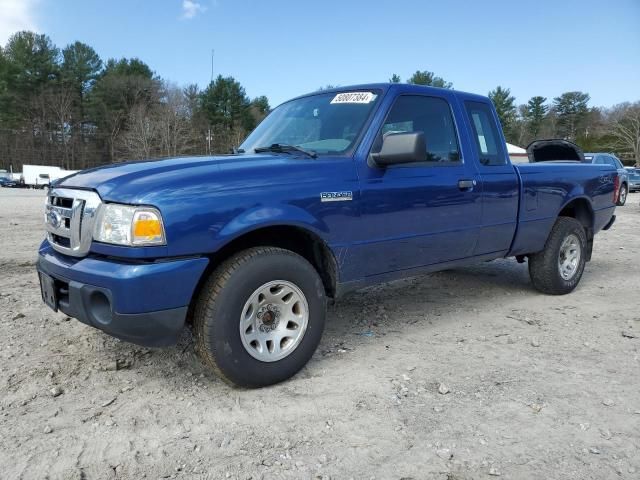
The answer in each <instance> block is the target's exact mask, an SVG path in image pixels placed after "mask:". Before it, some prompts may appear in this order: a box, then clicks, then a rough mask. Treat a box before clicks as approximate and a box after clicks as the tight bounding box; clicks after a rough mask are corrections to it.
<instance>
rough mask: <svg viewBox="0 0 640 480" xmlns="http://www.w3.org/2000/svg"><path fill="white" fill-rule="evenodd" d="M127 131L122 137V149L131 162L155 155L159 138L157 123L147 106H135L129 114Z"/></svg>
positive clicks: (124, 155)
mask: <svg viewBox="0 0 640 480" xmlns="http://www.w3.org/2000/svg"><path fill="white" fill-rule="evenodd" d="M127 127H128V128H127V130H126V131H124V132H123V133H122V134H121V135H120V142H119V143H120V149H121V151H122V155H123V157H126V158H127V159H129V160H144V159H147V158H150V157H151V156H152V155H153V154H154V153H155V151H154V149H153V147H154V145H155V143H156V137H157V121H156V120H155V118H153V112H152V111H151V109H150V108H149V107H147V106H146V105H145V104H142V103H140V104H138V105H135V106H134V107H133V108H132V109H131V111H130V112H129V117H128V119H127Z"/></svg>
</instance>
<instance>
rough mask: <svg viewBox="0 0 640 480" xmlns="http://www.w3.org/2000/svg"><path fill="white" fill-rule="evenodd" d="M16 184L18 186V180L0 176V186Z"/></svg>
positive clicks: (6, 186) (11, 186) (8, 186)
mask: <svg viewBox="0 0 640 480" xmlns="http://www.w3.org/2000/svg"><path fill="white" fill-rule="evenodd" d="M17 186H18V182H16V181H15V180H11V179H10V178H6V177H0V187H4V188H13V187H17Z"/></svg>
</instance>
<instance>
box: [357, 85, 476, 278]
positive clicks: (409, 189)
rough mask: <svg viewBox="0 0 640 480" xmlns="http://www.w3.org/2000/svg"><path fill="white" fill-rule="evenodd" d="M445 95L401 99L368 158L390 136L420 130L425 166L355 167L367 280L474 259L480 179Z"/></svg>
mask: <svg viewBox="0 0 640 480" xmlns="http://www.w3.org/2000/svg"><path fill="white" fill-rule="evenodd" d="M454 118H455V117H454V115H453V114H452V105H451V104H450V102H449V101H448V97H447V96H444V95H443V96H442V97H438V96H427V95H415V94H411V95H400V96H398V97H397V98H396V99H395V101H394V103H393V105H392V106H391V108H390V109H389V112H388V114H387V116H386V118H385V120H384V122H383V125H382V128H381V129H380V131H379V132H378V134H377V136H376V138H375V140H374V141H373V145H372V147H371V153H375V152H378V151H380V148H381V146H382V138H383V135H384V134H386V133H388V132H418V131H421V132H424V134H425V137H426V148H427V161H426V162H419V163H407V164H400V165H393V166H387V167H385V168H381V167H378V166H376V165H375V164H373V163H371V162H370V161H369V162H367V161H361V162H359V166H358V168H359V178H360V188H361V203H360V205H361V228H360V231H359V233H360V241H359V242H358V245H357V247H356V249H357V251H358V254H359V255H360V258H361V264H362V265H365V267H364V268H365V275H366V276H369V275H376V274H381V273H386V272H393V271H397V270H405V269H410V268H415V267H421V266H426V265H431V264H436V263H441V262H446V261H449V260H454V259H459V258H464V257H468V256H471V255H472V254H473V250H474V248H475V244H476V240H477V236H478V227H479V221H480V190H481V185H480V183H479V182H480V177H479V175H478V172H477V169H476V168H475V166H474V165H473V164H472V163H469V162H466V161H464V159H463V157H462V154H461V149H460V142H459V138H458V133H457V127H456V124H455V120H454Z"/></svg>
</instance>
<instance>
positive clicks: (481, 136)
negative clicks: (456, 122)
mask: <svg viewBox="0 0 640 480" xmlns="http://www.w3.org/2000/svg"><path fill="white" fill-rule="evenodd" d="M464 105H465V110H466V111H467V117H468V119H469V123H470V124H471V132H472V137H473V143H474V145H475V148H476V151H477V154H478V160H479V162H480V164H481V165H483V166H485V167H495V166H504V165H507V164H508V162H507V156H506V153H505V150H504V148H503V146H502V140H501V137H500V133H499V131H498V125H497V124H496V122H495V120H494V117H493V112H492V110H491V107H490V106H489V105H488V104H486V103H482V102H474V101H465V102H464Z"/></svg>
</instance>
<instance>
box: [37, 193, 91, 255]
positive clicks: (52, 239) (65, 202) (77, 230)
mask: <svg viewBox="0 0 640 480" xmlns="http://www.w3.org/2000/svg"><path fill="white" fill-rule="evenodd" d="M100 203H101V202H100V197H99V196H98V194H97V193H95V192H89V191H86V190H72V189H68V188H54V189H52V190H50V191H49V195H48V196H47V203H46V207H45V214H44V223H45V228H46V229H47V239H48V240H49V243H50V244H51V246H52V247H53V248H54V249H55V250H57V251H59V252H60V253H64V254H66V255H72V256H74V257H83V256H85V255H86V254H87V253H88V252H89V248H90V247H91V239H92V236H93V225H94V223H95V218H96V214H97V211H98V207H99V206H100Z"/></svg>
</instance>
